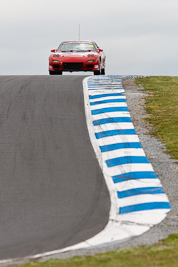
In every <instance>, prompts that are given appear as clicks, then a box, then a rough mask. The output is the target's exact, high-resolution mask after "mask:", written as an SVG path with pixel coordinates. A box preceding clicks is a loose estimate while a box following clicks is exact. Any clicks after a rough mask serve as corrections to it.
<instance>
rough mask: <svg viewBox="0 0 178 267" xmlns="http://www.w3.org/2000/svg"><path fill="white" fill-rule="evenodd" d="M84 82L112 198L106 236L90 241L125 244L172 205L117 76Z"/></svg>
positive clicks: (90, 121)
mask: <svg viewBox="0 0 178 267" xmlns="http://www.w3.org/2000/svg"><path fill="white" fill-rule="evenodd" d="M83 84H84V96H85V111H86V118H87V125H88V130H89V135H90V138H91V142H92V145H93V148H94V150H95V153H96V156H97V159H98V161H99V164H100V166H101V168H102V170H103V174H104V177H105V180H106V183H107V186H108V189H109V191H110V197H111V212H110V218H109V223H108V225H107V227H106V228H105V230H104V231H105V233H103V234H104V236H102V237H101V235H102V232H101V233H100V234H99V235H100V237H99V235H98V239H97V238H96V237H97V236H96V237H94V238H93V239H95V241H96V243H97V244H101V243H102V242H101V239H102V238H103V239H104V241H105V242H114V241H123V240H126V239H127V238H130V237H132V236H136V235H140V234H142V233H144V232H145V231H147V230H148V229H149V228H150V227H151V226H153V225H155V224H157V223H159V222H161V221H162V220H163V219H164V218H165V216H166V213H167V212H168V211H169V210H170V204H169V201H168V198H167V196H166V194H165V193H164V191H163V188H162V185H161V183H160V180H159V179H158V177H157V176H156V174H155V172H154V170H153V168H152V165H151V164H150V162H149V161H148V159H147V158H146V156H145V153H144V151H143V148H142V146H141V144H140V142H139V139H138V136H137V134H136V132H135V129H134V126H133V124H132V121H131V118H130V113H129V110H128V107H127V103H126V97H125V95H124V89H123V87H122V78H121V76H93V77H90V78H86V79H85V80H84V82H83ZM110 227H111V228H112V229H110ZM106 232H107V234H106ZM108 233H109V234H111V235H110V237H108V236H107V235H108ZM106 236H107V237H106ZM93 239H91V241H92V240H93ZM91 243H92V242H91ZM96 243H95V244H96Z"/></svg>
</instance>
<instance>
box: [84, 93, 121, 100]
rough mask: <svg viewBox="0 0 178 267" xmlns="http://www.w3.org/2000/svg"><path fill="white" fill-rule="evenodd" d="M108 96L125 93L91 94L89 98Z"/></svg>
mask: <svg viewBox="0 0 178 267" xmlns="http://www.w3.org/2000/svg"><path fill="white" fill-rule="evenodd" d="M108 96H123V93H115V94H100V95H90V96H89V99H97V98H103V97H108Z"/></svg>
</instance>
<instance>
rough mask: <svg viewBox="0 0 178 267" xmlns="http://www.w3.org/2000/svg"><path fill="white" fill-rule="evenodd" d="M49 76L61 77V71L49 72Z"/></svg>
mask: <svg viewBox="0 0 178 267" xmlns="http://www.w3.org/2000/svg"><path fill="white" fill-rule="evenodd" d="M49 75H62V71H61V70H59V71H51V70H50V71H49Z"/></svg>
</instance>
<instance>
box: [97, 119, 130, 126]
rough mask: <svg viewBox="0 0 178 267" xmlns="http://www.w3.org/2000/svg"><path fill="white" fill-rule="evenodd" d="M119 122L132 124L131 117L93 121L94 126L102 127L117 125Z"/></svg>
mask: <svg viewBox="0 0 178 267" xmlns="http://www.w3.org/2000/svg"><path fill="white" fill-rule="evenodd" d="M117 122H132V121H131V119H130V117H114V118H106V119H100V120H95V121H93V125H94V126H97V125H102V124H106V123H117Z"/></svg>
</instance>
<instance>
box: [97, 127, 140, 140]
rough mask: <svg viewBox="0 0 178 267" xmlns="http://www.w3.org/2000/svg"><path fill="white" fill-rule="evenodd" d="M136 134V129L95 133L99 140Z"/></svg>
mask: <svg viewBox="0 0 178 267" xmlns="http://www.w3.org/2000/svg"><path fill="white" fill-rule="evenodd" d="M133 134H136V133H135V130H134V129H124V130H110V131H105V132H99V133H95V136H96V138H97V139H100V138H104V137H108V136H115V135H133Z"/></svg>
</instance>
